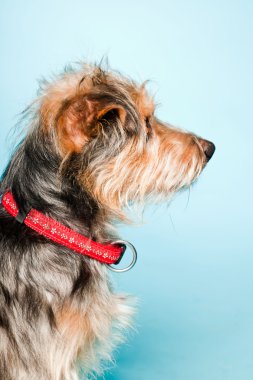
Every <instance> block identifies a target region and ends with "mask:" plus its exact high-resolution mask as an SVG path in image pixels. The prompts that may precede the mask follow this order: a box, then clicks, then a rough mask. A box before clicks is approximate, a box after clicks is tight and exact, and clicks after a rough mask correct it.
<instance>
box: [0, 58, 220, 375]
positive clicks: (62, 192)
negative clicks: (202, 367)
mask: <svg viewBox="0 0 253 380" xmlns="http://www.w3.org/2000/svg"><path fill="white" fill-rule="evenodd" d="M154 111H155V105H154V101H153V99H152V98H151V97H150V96H149V95H148V93H147V91H146V89H145V85H143V84H142V85H138V84H136V83H135V82H134V81H132V80H130V79H127V78H125V77H123V76H121V75H120V74H119V73H117V72H113V71H111V70H109V69H106V70H105V69H103V68H102V67H101V66H100V65H83V66H82V67H81V68H80V67H79V68H78V69H76V70H74V69H72V70H68V71H65V72H64V73H63V74H61V75H60V76H59V77H57V78H56V79H55V80H54V81H52V83H49V82H44V83H43V85H42V88H41V91H40V93H39V96H38V98H37V99H36V100H35V101H34V102H33V103H32V105H31V106H30V107H29V108H28V110H27V111H26V112H25V117H26V118H27V120H28V122H27V123H28V124H29V128H28V131H27V133H26V136H25V137H24V139H23V140H22V141H21V142H20V144H19V145H18V146H17V148H16V150H15V152H14V154H13V156H12V158H11V160H10V162H9V164H8V166H7V168H6V170H5V172H4V174H3V176H2V182H1V194H2V200H1V205H0V378H1V379H3V380H38V379H41V380H76V379H78V369H77V368H78V367H80V368H81V371H82V372H83V373H85V374H86V375H85V376H88V377H89V375H90V374H96V373H99V371H100V368H101V365H100V364H101V363H103V362H104V360H105V361H106V360H109V359H110V355H111V351H112V349H113V347H114V345H115V344H116V343H117V342H118V341H119V340H120V339H121V335H122V333H121V332H122V331H124V329H125V327H127V326H128V325H129V323H130V322H129V318H130V317H131V313H132V308H131V305H129V303H128V299H127V297H125V296H123V295H117V294H115V293H114V291H113V289H112V286H111V284H110V280H109V276H108V265H111V264H113V263H117V262H118V261H119V259H120V258H121V256H122V254H123V251H124V244H122V243H120V242H119V243H117V244H115V240H116V241H117V240H118V237H117V234H116V232H115V230H114V229H113V227H112V226H113V224H114V223H115V222H117V221H127V220H128V216H127V211H126V210H127V207H128V206H129V205H131V204H136V203H137V204H145V203H146V202H147V201H148V202H149V201H161V200H163V199H168V198H169V197H171V196H172V194H174V193H175V192H176V191H178V190H179V189H182V188H184V187H187V186H189V185H190V184H191V183H192V182H193V181H195V180H196V179H197V178H198V176H199V174H200V173H201V171H202V169H203V168H204V167H205V165H206V163H207V162H208V160H209V159H210V158H211V156H212V155H213V153H214V149H215V147H214V145H213V144H212V143H211V142H209V141H206V140H204V139H201V138H199V137H197V136H196V135H194V134H192V133H188V132H185V131H182V130H179V129H176V128H174V127H172V126H171V125H169V124H165V123H163V122H161V121H160V120H158V118H157V117H156V116H155V114H154Z"/></svg>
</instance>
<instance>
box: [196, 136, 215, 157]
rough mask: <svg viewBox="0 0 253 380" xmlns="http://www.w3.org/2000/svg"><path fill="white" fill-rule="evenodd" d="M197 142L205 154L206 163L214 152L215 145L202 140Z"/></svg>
mask: <svg viewBox="0 0 253 380" xmlns="http://www.w3.org/2000/svg"><path fill="white" fill-rule="evenodd" d="M199 142H200V145H201V146H202V149H203V151H204V153H205V156H206V161H209V160H210V159H211V158H212V156H213V154H214V152H215V145H214V144H213V143H212V142H211V141H208V140H204V139H199Z"/></svg>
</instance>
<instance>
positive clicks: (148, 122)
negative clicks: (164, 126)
mask: <svg viewBox="0 0 253 380" xmlns="http://www.w3.org/2000/svg"><path fill="white" fill-rule="evenodd" d="M145 125H146V132H147V137H146V140H147V141H148V140H149V139H150V137H151V135H152V125H151V120H150V117H146V118H145Z"/></svg>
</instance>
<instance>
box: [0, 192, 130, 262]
mask: <svg viewBox="0 0 253 380" xmlns="http://www.w3.org/2000/svg"><path fill="white" fill-rule="evenodd" d="M2 205H3V207H4V208H5V210H6V211H7V212H8V213H9V214H11V215H12V216H14V217H15V218H17V217H18V216H19V214H20V212H19V209H18V206H17V204H16V202H15V200H14V198H13V195H12V194H11V192H10V191H8V192H6V193H5V194H4V195H3V196H2ZM17 220H18V219H17ZM19 221H20V220H19ZM22 222H23V223H24V224H25V225H26V226H28V227H30V228H31V229H32V230H34V231H36V232H38V233H39V234H40V235H43V236H46V237H47V238H49V239H50V240H53V241H54V242H56V243H58V244H60V245H63V246H65V247H67V248H70V249H71V250H72V251H75V252H77V253H80V254H81V255H86V256H89V257H91V258H93V259H95V260H98V261H100V262H102V263H105V264H118V263H119V261H120V260H121V258H122V256H123V254H124V252H125V248H126V247H125V246H124V244H122V245H119V244H117V245H113V244H101V243H98V242H96V241H93V240H91V239H89V238H87V237H86V236H84V235H81V234H79V233H78V232H75V231H73V230H71V229H70V228H68V227H66V226H64V225H63V224H61V223H59V222H57V221H56V220H54V219H52V218H50V217H48V216H46V215H44V214H42V213H41V212H40V211H37V210H35V209H33V208H32V209H31V210H30V211H29V212H28V214H27V215H26V216H25V217H24V218H22Z"/></svg>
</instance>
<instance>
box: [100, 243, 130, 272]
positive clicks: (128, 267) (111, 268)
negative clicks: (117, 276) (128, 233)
mask: <svg viewBox="0 0 253 380" xmlns="http://www.w3.org/2000/svg"><path fill="white" fill-rule="evenodd" d="M111 244H121V245H123V246H125V247H126V248H129V249H130V251H131V253H132V261H131V263H130V264H129V265H128V266H127V267H126V268H115V267H113V266H112V265H111V264H106V265H107V267H108V268H109V269H110V270H111V271H113V272H117V273H123V272H127V271H129V270H130V269H132V268H133V266H134V265H135V264H136V261H137V251H136V249H135V247H134V246H133V244H131V243H130V242H129V241H126V240H116V241H114V242H112V243H111ZM125 250H126V249H125ZM125 250H124V251H123V253H122V256H121V257H120V259H119V260H118V262H117V263H116V264H118V263H119V262H120V261H121V259H122V257H123V255H124V253H125Z"/></svg>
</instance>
